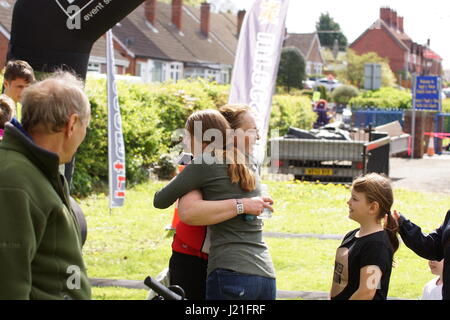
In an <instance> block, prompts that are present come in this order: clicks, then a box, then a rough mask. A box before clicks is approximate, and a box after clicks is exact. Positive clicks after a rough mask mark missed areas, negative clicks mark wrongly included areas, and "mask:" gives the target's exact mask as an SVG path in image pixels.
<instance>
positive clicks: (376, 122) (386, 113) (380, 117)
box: [352, 108, 450, 154]
mask: <svg viewBox="0 0 450 320" xmlns="http://www.w3.org/2000/svg"><path fill="white" fill-rule="evenodd" d="M404 120H405V117H404V110H379V109H360V108H354V109H352V124H353V126H354V127H356V128H367V127H368V126H369V125H372V127H378V126H381V125H384V124H387V123H390V122H393V121H399V122H400V124H401V125H402V127H403V124H404ZM441 122H442V126H441V127H440V126H439V123H441ZM434 132H441V133H448V134H450V113H437V114H436V120H435V128H434ZM441 145H442V144H440V143H439V139H438V138H435V139H434V146H435V150H436V151H437V153H438V154H440V153H441ZM444 147H445V146H444Z"/></svg>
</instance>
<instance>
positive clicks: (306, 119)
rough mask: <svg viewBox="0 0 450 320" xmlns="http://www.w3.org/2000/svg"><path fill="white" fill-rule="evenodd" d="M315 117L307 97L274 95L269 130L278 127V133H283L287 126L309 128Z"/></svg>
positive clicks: (285, 131)
mask: <svg viewBox="0 0 450 320" xmlns="http://www.w3.org/2000/svg"><path fill="white" fill-rule="evenodd" d="M316 119H317V114H316V113H315V112H314V111H313V108H312V105H311V99H310V98H309V97H306V96H296V97H292V96H289V95H276V96H274V97H273V102H272V113H271V116H270V125H269V131H270V130H273V129H278V130H280V135H284V134H286V133H287V131H288V128H289V126H293V127H296V128H300V129H306V130H309V129H311V128H312V127H313V124H314V122H315V121H316Z"/></svg>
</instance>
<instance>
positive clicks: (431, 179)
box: [389, 155, 450, 194]
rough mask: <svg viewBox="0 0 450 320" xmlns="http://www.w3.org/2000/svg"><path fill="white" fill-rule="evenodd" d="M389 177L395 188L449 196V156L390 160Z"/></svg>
mask: <svg viewBox="0 0 450 320" xmlns="http://www.w3.org/2000/svg"><path fill="white" fill-rule="evenodd" d="M389 176H390V178H391V179H392V180H393V185H394V187H395V188H402V189H409V190H414V191H422V192H433V193H436V192H437V193H446V194H450V155H440V156H438V155H435V156H433V157H428V156H424V157H423V159H414V160H411V159H403V158H391V160H390V169H389Z"/></svg>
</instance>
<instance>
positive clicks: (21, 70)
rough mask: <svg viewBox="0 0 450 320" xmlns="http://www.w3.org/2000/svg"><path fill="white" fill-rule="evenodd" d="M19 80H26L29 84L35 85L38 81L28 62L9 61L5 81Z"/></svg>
mask: <svg viewBox="0 0 450 320" xmlns="http://www.w3.org/2000/svg"><path fill="white" fill-rule="evenodd" d="M17 78H21V79H24V80H25V81H26V82H27V83H33V82H35V81H36V79H35V77H34V70H33V68H32V67H31V66H30V65H29V64H28V62H26V61H23V60H11V61H8V63H7V64H6V67H5V75H4V79H5V80H6V81H8V82H11V81H14V80H16V79H17Z"/></svg>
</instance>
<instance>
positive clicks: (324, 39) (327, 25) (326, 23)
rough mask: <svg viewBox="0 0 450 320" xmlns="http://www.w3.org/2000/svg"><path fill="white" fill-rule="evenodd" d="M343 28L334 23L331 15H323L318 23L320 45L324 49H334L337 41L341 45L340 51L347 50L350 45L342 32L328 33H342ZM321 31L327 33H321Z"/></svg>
mask: <svg viewBox="0 0 450 320" xmlns="http://www.w3.org/2000/svg"><path fill="white" fill-rule="evenodd" d="M340 30H341V27H340V26H339V24H338V23H336V22H335V21H334V19H333V18H332V17H330V14H329V13H328V12H327V13H322V14H321V15H320V17H319V21H318V22H317V23H316V31H317V32H318V34H319V39H320V44H321V45H322V46H323V47H327V48H330V49H333V46H334V45H335V41H336V40H337V41H338V43H339V48H340V50H345V49H346V48H347V45H348V41H347V37H346V36H345V35H344V34H343V33H342V32H333V33H332V32H328V31H340ZM320 31H327V32H323V33H321V32H320Z"/></svg>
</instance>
